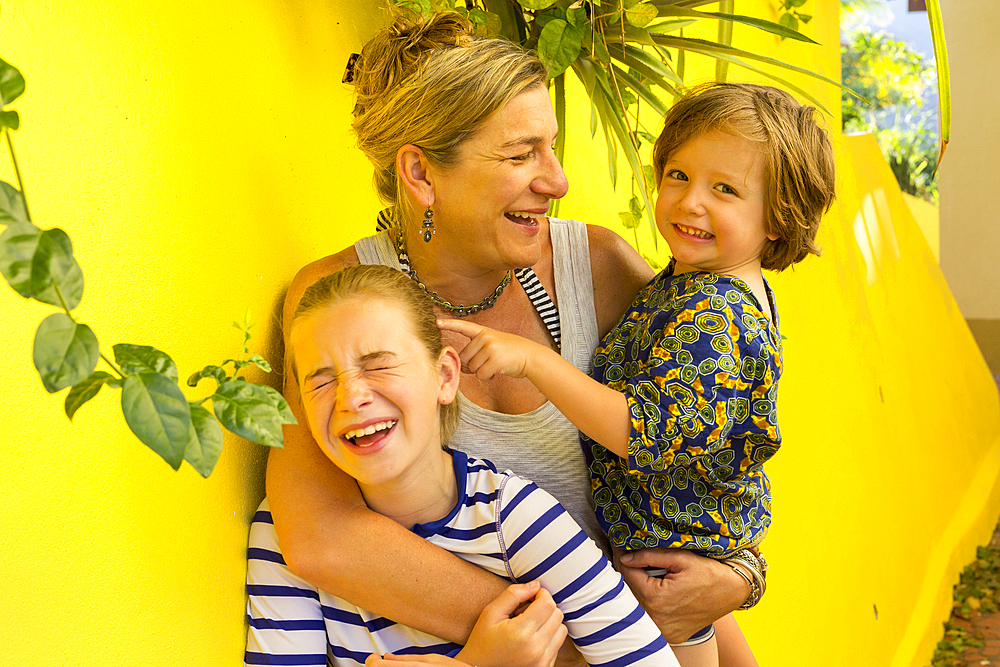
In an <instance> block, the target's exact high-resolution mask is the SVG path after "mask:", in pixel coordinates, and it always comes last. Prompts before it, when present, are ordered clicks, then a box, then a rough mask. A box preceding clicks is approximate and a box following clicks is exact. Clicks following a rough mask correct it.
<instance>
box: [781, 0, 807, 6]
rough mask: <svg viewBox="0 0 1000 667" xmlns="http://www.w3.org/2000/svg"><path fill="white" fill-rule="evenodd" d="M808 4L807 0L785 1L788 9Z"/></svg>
mask: <svg viewBox="0 0 1000 667" xmlns="http://www.w3.org/2000/svg"><path fill="white" fill-rule="evenodd" d="M804 4H806V0H785V5H786V6H788V7H801V6H802V5H804Z"/></svg>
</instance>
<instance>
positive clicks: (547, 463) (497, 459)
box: [354, 218, 608, 552]
mask: <svg viewBox="0 0 1000 667" xmlns="http://www.w3.org/2000/svg"><path fill="white" fill-rule="evenodd" d="M549 234H550V236H551V238H552V256H553V262H554V265H555V283H556V302H557V303H558V304H559V324H560V327H561V328H562V350H561V353H562V356H563V358H564V359H566V360H567V361H569V362H570V363H571V364H573V365H574V366H576V367H577V368H579V369H580V370H581V371H583V372H584V373H586V372H588V371H589V370H590V362H591V358H592V357H593V355H594V350H595V349H597V343H598V336H597V315H596V313H595V311H594V291H593V278H592V276H591V272H590V246H589V244H588V242H587V226H586V225H585V224H583V223H582V222H577V221H576V220H559V219H557V218H549ZM354 249H355V250H356V251H357V253H358V259H359V260H360V262H361V263H362V264H382V265H384V266H391V267H393V268H395V269H398V268H399V259H398V258H397V257H396V251H395V249H393V247H392V241H390V240H389V236H388V235H387V234H386V233H385V232H381V233H379V234H376V235H374V236H369V237H367V238H363V239H361V240H360V241H358V242H357V243H355V244H354ZM458 401H459V405H460V406H461V410H462V419H461V422H460V423H459V425H458V430H456V431H455V435H454V436H452V438H451V442H450V443H449V444H450V445H451V446H452V447H454V448H455V449H460V450H462V451H463V452H466V453H468V454H470V455H472V456H474V457H476V458H482V459H487V460H489V461H492V462H493V464H494V465H495V466H496V467H497V469H499V470H506V469H509V470H513V471H514V472H515V473H517V474H518V475H521V476H522V477H525V478H527V479H530V480H532V481H533V482H535V483H536V484H538V486H540V487H541V488H543V489H545V490H546V491H548V492H549V493H551V494H552V495H553V496H555V498H556V499H557V500H558V501H559V502H560V503H561V504H562V506H563V507H565V508H566V511H567V512H569V514H570V516H572V517H573V518H574V519H575V520H576V522H577V523H578V524H579V525H580V526H581V527H582V528H583V529H584V531H586V533H587V535H589V536H590V537H591V538H592V539H593V540H594V541H595V542H597V544H598V545H599V546H600V547H601V548H602V549H604V551H605V552H608V546H607V539H606V538H605V536H604V534H603V533H602V532H601V529H600V526H599V525H598V523H597V519H596V518H595V517H594V510H593V500H592V498H591V495H590V475H589V474H588V472H587V464H586V462H585V461H584V457H583V448H582V447H581V445H580V435H579V432H578V431H577V429H576V427H575V426H573V424H571V423H570V422H569V420H568V419H566V418H565V417H564V416H563V415H562V413H561V412H559V411H558V410H557V409H556V407H555V406H554V405H552V404H551V403H545V404H544V405H542V406H541V407H539V408H537V409H535V410H532V411H531V412H528V413H526V414H523V415H508V414H503V413H501V412H493V411H492V410H486V409H485V408H481V407H480V406H478V405H476V404H475V403H473V402H472V401H470V400H469V399H467V398H466V397H465V396H463V395H462V394H461V392H460V393H459V395H458Z"/></svg>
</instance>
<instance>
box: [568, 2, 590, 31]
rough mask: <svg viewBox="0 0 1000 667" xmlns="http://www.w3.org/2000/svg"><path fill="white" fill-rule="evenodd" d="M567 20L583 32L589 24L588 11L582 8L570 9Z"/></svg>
mask: <svg viewBox="0 0 1000 667" xmlns="http://www.w3.org/2000/svg"><path fill="white" fill-rule="evenodd" d="M566 20H567V21H569V22H570V23H572V24H573V25H575V26H576V27H577V28H580V29H581V30H583V29H584V28H585V26H586V24H587V10H586V9H584V7H583V6H582V5H581V6H580V7H570V8H569V9H567V10H566Z"/></svg>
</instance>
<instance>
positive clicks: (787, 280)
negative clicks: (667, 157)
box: [0, 0, 1000, 667]
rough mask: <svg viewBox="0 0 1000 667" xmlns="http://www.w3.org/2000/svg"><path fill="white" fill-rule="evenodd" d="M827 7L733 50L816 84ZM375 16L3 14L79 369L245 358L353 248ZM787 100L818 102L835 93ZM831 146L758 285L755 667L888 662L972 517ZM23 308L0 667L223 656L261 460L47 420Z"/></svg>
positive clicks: (910, 317) (363, 182) (906, 290)
mask: <svg viewBox="0 0 1000 667" xmlns="http://www.w3.org/2000/svg"><path fill="white" fill-rule="evenodd" d="M737 4H738V7H737V9H738V11H740V12H744V13H750V14H756V15H766V12H768V11H770V9H769V5H767V4H766V0H753V2H750V1H746V2H744V1H743V0H741V1H740V2H738V3H737ZM837 4H838V3H837V2H836V0H810V5H812V6H813V7H812V9H813V12H812V13H814V14H815V15H816V18H815V19H814V21H813V23H812V24H811V25H810V27H809V29H808V30H809V32H810V34H812V35H813V36H814V37H815V38H816V39H818V40H819V41H821V42H822V43H824V44H826V45H827V46H826V47H824V48H823V49H816V48H810V47H805V46H800V45H795V44H783V45H779V44H778V40H777V39H775V38H772V37H769V36H759V35H755V34H754V33H753V32H751V31H749V30H741V29H737V31H736V40H737V43H738V44H742V45H749V46H751V47H752V48H761V49H769V50H771V51H772V52H773V53H775V54H776V55H777V56H778V57H781V58H783V59H785V60H792V61H794V62H796V63H797V64H800V65H802V66H804V67H808V68H815V69H819V70H821V71H823V72H824V73H825V74H826V75H827V76H830V77H831V78H837V76H838V71H839V56H838V55H837V48H836V45H837V42H838V38H837V28H836V20H837ZM376 7H377V3H376V2H375V1H374V0H337V2H335V3H332V2H326V3H307V2H285V1H282V2H278V1H276V0H261V1H259V2H253V3H246V2H232V1H229V2H226V1H225V0H224V1H222V2H217V3H207V4H206V3H194V2H175V3H169V4H168V3H159V2H150V1H148V0H147V1H142V0H133V1H130V2H122V1H119V2H108V3H102V4H101V5H100V6H91V5H87V4H86V3H79V2H71V1H70V0H51V1H50V2H47V3H38V2H14V3H4V4H3V7H2V12H0V37H2V39H0V44H2V45H3V46H2V51H0V57H2V58H4V59H6V60H8V61H10V62H12V63H14V64H15V65H17V66H18V67H20V68H21V69H22V71H23V72H24V73H25V76H26V78H27V80H28V91H27V93H26V94H25V96H24V97H23V98H22V99H21V100H19V101H18V102H17V103H16V104H15V108H17V109H18V110H20V111H21V112H22V114H23V118H24V120H23V125H22V129H21V131H20V132H18V133H16V134H15V135H14V140H15V146H16V148H17V150H18V155H19V157H20V159H21V160H22V171H23V174H24V177H25V179H26V185H27V191H28V192H27V194H28V198H29V203H30V204H31V206H32V212H33V214H34V218H35V220H36V222H37V223H38V224H40V225H41V226H43V227H49V226H61V227H63V228H64V229H66V230H67V231H68V232H69V233H70V235H71V236H72V238H73V240H74V242H75V243H76V253H77V257H78V258H79V261H80V263H81V265H82V266H83V268H84V273H85V275H86V278H87V288H86V292H85V295H84V300H83V303H82V304H81V306H80V308H79V309H78V311H77V312H78V313H79V316H80V318H81V319H82V320H83V321H85V322H86V323H88V324H90V325H91V326H92V327H93V328H94V329H95V331H96V332H97V334H98V336H99V337H100V339H101V340H102V341H103V343H104V349H105V350H106V351H109V350H110V345H111V344H113V343H118V342H131V343H141V344H149V345H154V346H157V347H160V348H161V349H163V350H165V351H167V352H168V353H170V354H171V355H173V357H174V359H175V360H176V361H177V363H178V365H179V366H180V370H181V374H182V376H184V375H187V374H189V373H191V372H192V371H194V370H197V369H198V368H200V367H201V366H202V365H204V364H207V363H218V362H219V361H221V360H222V359H224V358H227V357H230V356H234V355H235V354H236V353H238V351H239V343H240V338H239V333H238V332H237V331H236V330H235V329H233V328H232V327H231V324H230V323H231V322H232V321H233V320H238V319H240V318H241V317H242V316H243V313H244V312H245V310H246V309H247V308H248V307H249V308H251V310H252V313H253V319H254V320H255V321H256V322H257V326H256V328H255V329H254V331H255V333H256V338H255V339H254V341H252V344H253V345H254V351H255V352H259V353H261V354H264V356H266V357H268V358H269V359H271V361H272V362H276V361H277V358H278V356H279V354H280V351H279V349H278V346H277V344H276V335H275V326H276V324H275V321H274V319H273V313H274V312H275V306H276V305H277V304H278V303H280V300H281V296H282V294H281V293H282V290H283V288H284V286H286V285H287V283H288V281H289V280H290V279H291V277H292V275H293V274H294V272H295V270H296V269H297V268H298V267H300V266H301V265H303V264H304V263H306V262H308V261H310V260H312V259H315V258H317V257H320V256H322V255H325V254H328V253H330V252H332V251H334V250H336V249H339V248H341V247H343V246H345V245H347V244H348V243H349V242H351V241H352V240H354V239H355V238H356V237H358V236H360V235H362V234H364V233H366V232H367V231H368V230H369V229H370V228H371V224H372V216H373V213H374V211H375V210H377V208H378V204H377V201H376V198H375V197H374V195H373V194H372V190H371V186H370V169H369V167H368V166H367V164H366V163H365V161H364V158H363V157H362V156H361V155H360V153H358V151H356V150H355V149H353V147H352V146H353V142H352V140H351V137H350V135H349V132H348V116H349V111H350V108H351V106H352V102H351V99H350V88H349V87H348V86H345V85H342V84H341V83H340V77H341V74H342V71H343V66H344V63H345V61H346V58H347V55H348V54H349V53H350V52H352V51H356V50H358V47H359V46H360V44H361V43H362V42H363V40H364V39H365V38H366V37H367V36H368V35H369V34H370V33H371V32H372V31H373V30H374V29H375V27H376V26H377V25H378V23H379V22H380V20H381V18H380V14H379V11H378V10H377V9H376ZM772 17H773V18H776V17H774V16H773V15H772ZM691 67H694V68H696V69H695V71H694V74H693V76H695V77H697V76H698V72H699V71H701V72H702V74H701V76H706V74H705V73H704V71H705V70H704V65H698V64H697V63H692V64H691ZM697 67H702V70H697ZM732 76H733V78H738V77H739V78H742V77H741V75H740V74H739V73H738V71H737V70H735V69H734V70H732ZM796 81H799V82H803V81H805V79H803V78H801V77H798V78H796ZM806 85H808V86H809V89H810V90H812V91H813V92H814V94H816V95H818V96H820V97H821V98H822V99H823V100H824V103H826V104H827V105H828V106H830V108H831V109H832V110H834V112H836V109H837V100H838V99H839V96H838V94H837V92H836V91H835V90H833V89H831V88H828V87H825V86H823V85H821V84H814V83H807V84H806ZM571 93H572V91H571ZM571 99H573V98H571ZM587 123H588V117H587V112H586V106H584V105H581V104H577V105H576V106H574V109H573V111H572V112H571V115H570V120H569V124H570V127H569V132H570V133H571V135H572V137H571V139H570V141H571V144H570V148H569V151H568V157H567V164H566V168H567V172H568V174H569V177H570V181H571V184H572V185H571V190H570V195H569V196H568V197H567V199H566V201H565V203H564V204H563V208H562V214H563V215H566V216H570V217H577V218H580V219H585V220H588V221H592V222H598V223H609V226H614V221H616V220H617V216H616V212H617V211H618V210H621V209H622V204H623V203H624V201H625V199H626V197H625V196H624V195H623V194H622V193H623V192H625V191H626V189H627V187H628V185H627V180H626V179H625V176H624V173H623V176H622V179H621V180H620V184H619V192H618V194H613V193H611V192H610V187H609V185H608V181H607V176H606V173H605V164H606V154H605V151H604V147H603V145H602V143H601V142H600V139H599V140H598V142H595V143H594V144H590V143H589V140H588V139H587V138H586V137H587V130H586V128H587ZM829 125H830V126H832V127H839V119H833V120H830V121H829ZM835 135H836V141H835V145H836V149H837V152H838V169H839V178H840V186H839V199H838V202H837V205H836V207H835V209H834V210H833V211H831V213H830V214H829V215H828V216H827V219H826V221H825V222H824V229H823V231H822V233H821V242H822V245H823V246H824V250H825V251H824V255H823V257H822V258H821V259H812V258H811V259H809V260H807V261H806V262H805V263H803V264H802V265H800V266H799V267H797V268H796V269H795V271H794V272H793V271H788V272H786V273H785V274H781V275H779V276H776V277H775V278H774V280H773V283H774V285H775V290H776V292H777V295H778V299H779V305H780V308H781V313H782V331H783V333H784V335H785V336H786V338H787V341H786V351H785V355H786V367H787V372H786V376H785V378H784V379H783V384H782V390H781V419H782V429H783V431H784V435H785V442H786V446H785V448H784V449H783V450H782V452H781V455H780V456H778V457H777V458H776V459H775V460H774V465H773V466H772V467H771V469H770V470H771V474H772V478H773V482H774V493H775V517H776V523H775V527H774V529H773V531H772V534H771V536H770V537H769V539H768V543H767V545H766V546H767V549H766V551H767V555H768V557H769V560H770V561H771V563H772V571H771V575H770V577H769V583H770V588H769V592H768V595H767V597H766V598H765V599H764V601H763V602H762V604H761V605H760V607H759V608H757V609H755V610H753V611H751V612H746V613H743V614H741V616H740V619H741V622H742V624H743V626H744V628H745V630H746V632H747V634H748V636H749V638H750V640H751V642H752V644H753V646H754V648H755V650H756V651H757V653H758V655H759V657H760V658H761V660H762V662H763V663H765V664H772V665H799V664H810V665H843V664H852V665H880V666H881V665H899V666H900V667H902V666H907V667H909V666H913V667H916V666H917V665H922V664H924V663H926V662H927V660H928V659H929V655H930V653H929V651H930V647H931V645H932V643H933V641H935V640H936V638H937V635H938V633H939V628H940V625H939V622H940V621H941V620H943V619H944V617H945V614H946V611H947V606H948V601H947V599H948V594H949V591H950V586H951V583H952V582H953V580H954V578H955V576H956V572H957V571H958V568H959V567H960V566H961V564H962V563H963V562H965V561H967V560H968V559H969V558H971V555H972V553H973V547H974V544H975V543H976V542H977V541H978V540H981V539H984V538H985V536H986V535H987V534H988V531H989V527H990V526H992V523H993V521H994V520H995V518H996V515H997V513H998V512H1000V498H998V494H997V490H996V480H997V476H998V468H1000V456H998V454H997V452H998V447H997V445H998V444H1000V442H998V434H1000V410H998V406H997V397H996V389H995V387H994V386H993V385H992V381H991V379H990V377H989V374H988V372H987V370H986V366H985V364H984V362H983V361H982V359H981V357H980V356H979V354H978V351H977V350H976V348H975V344H974V343H973V342H972V338H971V336H970V335H969V333H968V330H967V328H966V327H965V324H964V322H963V321H962V319H961V315H960V314H959V313H958V310H957V308H956V306H955V303H954V301H953V299H952V298H951V296H950V294H949V292H948V290H947V287H946V285H945V283H944V281H943V279H942V278H941V274H940V271H939V270H938V269H937V266H936V263H935V262H934V261H933V256H932V254H931V252H930V250H929V249H928V247H927V245H926V243H925V242H924V241H923V237H922V236H921V234H920V232H919V230H918V229H917V227H916V225H915V224H914V222H913V220H912V218H911V217H910V216H909V214H908V213H907V212H906V207H905V205H904V204H903V203H902V199H901V198H900V197H899V194H898V190H894V189H893V187H892V180H891V175H889V173H888V168H885V169H883V168H882V167H883V163H882V162H881V159H880V158H878V157H877V155H876V154H873V153H872V150H873V144H871V143H870V142H869V143H866V140H864V139H857V140H856V139H854V138H849V139H842V138H841V137H840V136H839V133H835ZM875 150H876V152H877V149H875ZM623 162H624V161H623ZM4 178H5V179H6V180H10V179H11V176H10V175H9V173H7V174H6V175H5V176H4ZM642 231H643V232H644V235H643V236H642V238H643V243H644V244H645V243H648V232H645V230H642ZM644 250H648V249H647V248H645V247H644ZM662 252H663V249H662V244H661V251H660V253H661V256H662ZM4 289H6V288H4ZM0 294H3V292H0ZM48 312H51V311H50V309H48V308H47V307H44V306H40V305H38V304H33V303H26V302H24V301H23V300H22V299H20V297H18V296H17V295H16V294H15V293H13V292H12V291H10V290H7V291H6V294H5V295H2V296H0V339H2V340H4V341H5V342H6V345H5V347H6V350H7V354H6V355H5V358H4V362H3V363H4V365H3V368H4V378H5V380H6V382H5V383H4V384H3V385H2V387H0V405H2V406H3V407H2V408H0V422H2V424H3V432H4V435H5V436H6V437H5V443H4V444H5V447H4V448H3V450H2V451H3V453H2V454H0V457H2V458H0V488H2V489H3V493H2V494H0V553H2V554H3V555H2V560H0V563H2V566H0V596H2V597H3V599H4V600H5V601H6V605H7V614H6V618H5V621H4V624H3V626H4V628H5V633H4V636H5V637H7V638H8V639H9V641H8V642H7V643H6V644H7V645H6V647H5V649H4V664H9V665H13V666H18V667H20V666H27V665H32V666H34V665H40V664H45V665H48V664H52V665H78V666H86V665H102V666H103V665H108V664H114V665H126V666H127V665H137V666H138V665H142V666H143V667H150V666H154V665H168V664H169V665H199V666H209V667H212V666H216V665H218V666H220V667H221V666H223V665H234V664H239V661H240V656H241V651H242V646H243V641H244V626H243V614H244V605H245V598H244V593H243V576H244V560H243V559H244V551H245V540H246V531H247V522H248V519H249V516H250V514H251V512H252V510H253V508H254V507H255V506H256V504H257V502H258V500H259V498H260V496H261V494H262V492H263V484H262V478H263V462H264V456H265V452H264V451H263V448H261V447H258V446H257V445H253V444H248V443H245V442H242V441H238V440H237V439H235V438H229V439H227V442H226V451H225V453H224V455H223V458H222V460H221V461H220V463H219V465H218V467H217V469H216V471H215V473H214V474H213V475H212V477H211V478H209V479H208V480H202V479H201V478H200V477H199V476H198V475H197V474H196V473H194V472H193V471H192V470H191V468H190V467H188V466H186V465H185V466H184V467H183V468H182V469H181V471H180V472H179V473H174V472H172V471H171V470H170V469H169V467H168V466H167V465H166V464H164V463H163V462H162V461H161V460H160V459H159V458H158V457H157V456H155V455H154V454H153V453H152V452H150V451H149V450H147V449H146V448H145V447H144V446H143V445H141V444H140V443H138V441H136V440H135V439H134V438H133V437H132V435H131V433H130V432H129V431H128V429H127V427H126V426H125V424H124V421H123V420H122V418H121V415H120V411H119V409H118V406H117V404H116V401H115V400H114V394H111V393H110V392H109V393H108V394H107V395H102V396H99V397H98V398H97V399H95V400H94V401H93V402H92V403H90V404H88V405H86V406H85V407H83V408H82V409H81V410H80V412H79V413H78V415H77V417H76V421H75V423H73V424H70V423H69V422H67V420H66V419H65V416H64V415H63V413H62V395H58V396H48V395H46V394H45V393H44V391H43V390H42V387H41V383H40V382H39V380H38V379H37V374H36V373H35V371H34V368H33V367H32V365H31V357H30V349H31V339H32V336H33V333H34V328H35V326H36V325H37V323H38V322H39V321H40V320H41V319H42V317H44V315H45V314H47V313H48ZM203 391H206V392H207V390H203ZM202 395H204V393H201V392H199V391H198V390H192V391H189V396H191V397H192V398H194V397H200V396H202ZM876 609H877V613H878V617H877V619H876V615H875V610H876Z"/></svg>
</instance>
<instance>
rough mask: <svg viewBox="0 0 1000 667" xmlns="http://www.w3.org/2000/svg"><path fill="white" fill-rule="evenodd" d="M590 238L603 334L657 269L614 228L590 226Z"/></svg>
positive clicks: (595, 287) (596, 308) (600, 328)
mask: <svg viewBox="0 0 1000 667" xmlns="http://www.w3.org/2000/svg"><path fill="white" fill-rule="evenodd" d="M587 240H588V242H589V244H590V273H591V276H592V278H593V281H594V309H595V310H596V311H597V328H598V332H599V334H600V336H601V337H603V336H604V335H605V334H607V332H608V331H610V330H611V328H612V327H613V326H614V325H615V324H617V322H618V320H619V319H620V318H621V316H622V314H623V313H624V312H625V311H626V310H627V309H628V308H629V306H630V305H631V304H632V300H633V299H635V296H636V294H638V293H639V290H641V289H642V288H643V287H644V286H645V285H646V283H648V282H649V279H650V278H652V277H653V269H652V268H650V266H649V264H647V263H646V260H644V259H643V258H642V257H641V256H640V255H639V253H638V252H636V250H635V248H633V247H632V246H630V245H629V244H628V243H627V242H626V241H625V239H623V238H622V237H621V236H619V235H618V234H616V233H614V232H613V231H611V230H610V229H607V228H605V227H601V226H599V225H587Z"/></svg>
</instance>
